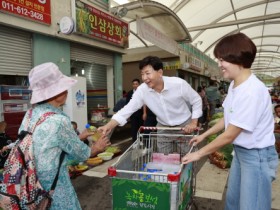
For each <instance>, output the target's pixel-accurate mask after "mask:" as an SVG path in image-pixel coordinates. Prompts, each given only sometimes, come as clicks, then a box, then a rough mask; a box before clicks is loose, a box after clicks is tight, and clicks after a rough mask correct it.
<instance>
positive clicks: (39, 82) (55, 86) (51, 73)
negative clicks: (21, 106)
mask: <svg viewBox="0 0 280 210" xmlns="http://www.w3.org/2000/svg"><path fill="white" fill-rule="evenodd" d="M76 82H77V80H74V79H72V78H70V77H67V76H65V75H63V74H62V73H61V71H60V70H59V68H58V66H57V65H55V64H54V63H51V62H48V63H43V64H40V65H38V66H35V67H34V68H33V69H31V71H30V72H29V83H30V87H29V90H32V97H31V101H30V103H31V104H36V103H38V102H42V101H45V100H47V99H50V98H52V97H54V96H56V95H58V94H60V93H62V92H64V91H66V90H68V89H69V88H70V87H72V86H73V85H74V84H76Z"/></svg>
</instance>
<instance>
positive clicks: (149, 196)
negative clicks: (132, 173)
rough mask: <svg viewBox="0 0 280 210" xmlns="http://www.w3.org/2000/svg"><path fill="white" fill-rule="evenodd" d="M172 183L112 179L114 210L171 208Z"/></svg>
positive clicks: (161, 209)
mask: <svg viewBox="0 0 280 210" xmlns="http://www.w3.org/2000/svg"><path fill="white" fill-rule="evenodd" d="M170 190H171V189H170V184H169V183H157V182H149V181H139V180H127V179H119V178H113V179H112V191H113V210H131V209H139V210H149V209H152V210H169V209H170Z"/></svg>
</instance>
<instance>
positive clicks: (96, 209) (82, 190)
mask: <svg viewBox="0 0 280 210" xmlns="http://www.w3.org/2000/svg"><path fill="white" fill-rule="evenodd" d="M129 136H130V132H129V127H127V128H123V130H122V129H121V130H119V131H118V130H117V131H116V132H115V133H114V134H113V136H112V143H113V144H117V145H119V146H120V147H121V149H122V151H124V150H125V149H126V148H128V147H129V146H130V145H131V143H132V141H131V140H130V137H129ZM117 158H118V157H115V158H114V159H113V160H110V161H108V162H105V163H103V164H101V165H100V166H97V167H94V168H92V169H91V170H89V171H86V172H85V173H84V175H82V176H79V177H77V178H75V179H72V183H73V185H74V188H75V190H76V192H77V195H78V198H79V201H80V203H81V206H82V209H83V210H111V209H112V194H111V179H110V178H109V177H108V176H107V169H108V167H109V166H110V165H111V164H112V163H114V162H115V161H116V160H117ZM196 168H197V170H196V196H195V204H196V206H197V209H198V210H222V209H223V206H224V198H225V191H226V182H227V177H228V169H219V168H217V167H216V166H214V165H213V164H210V163H209V160H208V159H207V158H204V159H202V160H200V161H199V162H198V163H197V167H196ZM279 174H280V169H279V168H278V176H279ZM279 198H280V180H279V179H277V180H276V181H275V182H274V183H273V201H272V210H279V209H280V199H279ZM192 209H194V210H195V208H194V206H193V207H192Z"/></svg>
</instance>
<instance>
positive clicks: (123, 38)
mask: <svg viewBox="0 0 280 210" xmlns="http://www.w3.org/2000/svg"><path fill="white" fill-rule="evenodd" d="M74 2H75V11H73V12H74V13H75V14H74V17H73V19H75V22H76V32H77V33H80V34H84V35H87V36H89V37H92V38H95V39H99V40H102V41H105V42H109V43H111V44H114V45H118V46H121V47H124V48H127V47H128V35H129V25H128V23H127V22H125V21H123V20H121V19H119V18H116V17H114V16H112V15H110V14H108V13H106V12H104V11H102V10H99V9H97V8H95V7H92V6H90V5H88V4H85V3H83V2H81V1H78V0H75V1H74Z"/></svg>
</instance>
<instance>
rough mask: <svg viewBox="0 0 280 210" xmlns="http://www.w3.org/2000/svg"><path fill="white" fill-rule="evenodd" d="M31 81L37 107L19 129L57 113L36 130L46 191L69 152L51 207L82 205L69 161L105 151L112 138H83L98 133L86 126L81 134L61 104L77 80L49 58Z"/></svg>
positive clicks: (39, 169)
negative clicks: (93, 141)
mask: <svg viewBox="0 0 280 210" xmlns="http://www.w3.org/2000/svg"><path fill="white" fill-rule="evenodd" d="M29 83H30V87H29V89H30V90H32V97H31V101H30V103H31V104H32V107H33V108H32V109H30V110H28V111H27V114H26V115H25V116H24V119H23V121H22V124H21V126H20V128H19V133H20V131H22V130H26V129H25V127H26V125H28V127H29V128H31V127H33V126H34V125H35V124H36V123H37V121H38V119H39V118H40V117H41V116H43V115H44V114H45V113H48V112H52V113H54V114H53V115H51V116H49V117H48V118H47V119H46V120H45V121H44V122H43V123H41V124H39V125H37V126H36V129H35V131H34V132H33V134H32V136H33V151H34V158H35V165H36V172H37V176H38V179H39V181H40V183H41V185H42V187H43V188H44V189H45V190H46V191H48V190H50V188H51V185H52V183H53V180H54V177H55V175H56V173H57V169H58V164H59V158H60V154H61V153H62V151H64V152H65V153H66V155H65V158H64V160H63V162H62V165H61V168H60V173H59V177H58V181H57V185H56V188H55V190H54V194H53V195H52V203H51V207H50V209H51V210H52V209H69V208H71V209H75V210H77V209H81V206H80V204H79V201H78V198H77V195H76V193H75V190H74V188H73V186H72V184H71V180H70V177H69V174H68V169H67V163H68V162H69V161H71V160H76V161H79V162H82V161H85V160H87V159H88V158H89V157H92V156H95V155H97V154H98V153H99V152H103V151H104V150H105V148H106V147H107V146H108V145H110V142H109V139H108V138H107V136H105V135H103V136H102V137H101V138H100V139H99V141H97V143H96V144H94V145H93V146H92V147H88V146H87V145H85V144H84V143H83V142H81V139H85V138H87V137H88V136H89V135H92V134H94V133H92V132H89V131H88V130H87V129H84V131H83V132H81V133H80V134H79V136H78V135H77V134H76V132H75V131H74V129H73V127H72V125H71V121H70V118H69V117H68V116H67V115H66V114H65V113H64V112H63V111H62V109H61V108H60V107H61V106H62V105H63V104H64V103H65V101H66V98H67V93H68V92H67V90H68V89H69V88H70V87H72V86H73V85H74V84H75V83H76V80H74V79H72V78H70V77H67V76H65V75H63V74H62V73H61V71H60V70H59V68H58V66H57V65H56V64H54V63H51V62H48V63H43V64H41V65H38V66H35V67H34V68H33V69H32V70H31V71H30V72H29ZM30 117H31V118H30ZM29 120H30V121H29Z"/></svg>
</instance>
